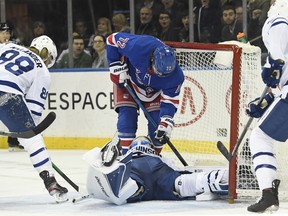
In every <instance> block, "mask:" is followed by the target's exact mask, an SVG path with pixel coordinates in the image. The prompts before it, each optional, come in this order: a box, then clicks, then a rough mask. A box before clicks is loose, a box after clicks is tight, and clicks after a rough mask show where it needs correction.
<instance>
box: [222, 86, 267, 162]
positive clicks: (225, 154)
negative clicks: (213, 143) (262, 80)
mask: <svg viewBox="0 0 288 216" xmlns="http://www.w3.org/2000/svg"><path fill="white" fill-rule="evenodd" d="M268 89H269V87H268V86H266V87H265V89H264V91H263V92H262V95H261V97H260V99H259V102H260V101H261V100H262V99H263V98H264V97H265V95H266V93H267V91H268ZM253 119H254V118H253V117H250V118H249V120H248V122H247V123H246V125H245V127H244V129H243V131H242V133H241V135H240V137H239V139H238V141H237V143H236V144H235V146H234V149H233V151H232V153H231V154H230V153H229V151H228V150H227V148H226V147H225V146H224V144H223V143H222V142H221V141H218V142H217V148H218V150H219V151H220V152H221V153H222V155H224V157H225V158H226V159H227V160H228V161H231V160H232V158H233V157H234V155H235V154H236V152H237V150H238V148H239V146H240V144H241V142H242V140H243V138H244V136H245V135H246V132H247V130H248V128H249V127H250V125H251V123H252V121H253Z"/></svg>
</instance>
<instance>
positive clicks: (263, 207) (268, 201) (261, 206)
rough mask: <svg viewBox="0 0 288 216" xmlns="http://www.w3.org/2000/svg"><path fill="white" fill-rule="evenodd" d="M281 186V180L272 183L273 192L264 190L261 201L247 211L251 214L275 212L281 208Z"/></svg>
mask: <svg viewBox="0 0 288 216" xmlns="http://www.w3.org/2000/svg"><path fill="white" fill-rule="evenodd" d="M279 184H280V180H278V179H275V180H274V181H273V182H272V189H271V190H263V191H262V197H261V199H260V200H259V201H258V202H257V203H255V204H253V205H250V206H249V207H248V208H247V210H248V211H250V212H259V213H260V212H266V211H267V212H275V211H277V210H278V208H279V200H278V187H279Z"/></svg>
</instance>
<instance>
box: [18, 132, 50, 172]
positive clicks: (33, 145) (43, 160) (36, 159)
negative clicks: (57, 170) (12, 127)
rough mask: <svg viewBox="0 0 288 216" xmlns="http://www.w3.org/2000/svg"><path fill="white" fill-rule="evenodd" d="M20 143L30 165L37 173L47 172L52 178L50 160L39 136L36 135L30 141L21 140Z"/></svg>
mask: <svg viewBox="0 0 288 216" xmlns="http://www.w3.org/2000/svg"><path fill="white" fill-rule="evenodd" d="M20 143H21V144H22V145H23V146H24V148H25V150H26V151H27V152H28V153H29V157H30V160H31V162H32V165H33V167H34V168H35V169H36V170H37V172H38V173H40V172H42V171H44V170H47V171H48V172H49V174H50V176H54V170H53V168H52V163H51V159H50V156H49V154H48V151H47V150H46V146H45V144H44V140H43V137H42V136H41V135H37V136H35V137H32V138H30V139H21V140H20Z"/></svg>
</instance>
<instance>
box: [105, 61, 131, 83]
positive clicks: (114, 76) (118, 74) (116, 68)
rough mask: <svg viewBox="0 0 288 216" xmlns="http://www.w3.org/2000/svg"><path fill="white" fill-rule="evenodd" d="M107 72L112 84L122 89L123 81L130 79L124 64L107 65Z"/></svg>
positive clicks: (120, 62)
mask: <svg viewBox="0 0 288 216" xmlns="http://www.w3.org/2000/svg"><path fill="white" fill-rule="evenodd" d="M109 70H110V76H111V80H112V82H114V83H115V84H117V85H118V86H119V87H120V88H124V83H125V81H126V80H129V79H130V76H129V74H128V66H127V64H126V62H122V61H116V62H112V63H111V64H110V65H109Z"/></svg>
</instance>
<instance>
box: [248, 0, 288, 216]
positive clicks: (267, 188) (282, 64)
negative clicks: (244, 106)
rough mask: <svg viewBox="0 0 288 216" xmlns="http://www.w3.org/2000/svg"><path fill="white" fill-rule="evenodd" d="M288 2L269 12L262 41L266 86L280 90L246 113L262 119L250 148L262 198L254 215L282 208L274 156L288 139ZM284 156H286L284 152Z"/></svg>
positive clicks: (280, 2)
mask: <svg viewBox="0 0 288 216" xmlns="http://www.w3.org/2000/svg"><path fill="white" fill-rule="evenodd" d="M287 11H288V1H287V0H276V1H275V3H274V4H272V5H271V7H270V10H269V11H268V19H267V20H266V22H265V24H264V26H263V29H262V38H263V41H264V44H265V46H266V48H267V50H268V52H269V53H268V58H267V61H266V64H265V65H264V68H263V70H262V79H263V81H264V83H265V84H266V85H267V86H269V87H271V88H276V87H278V88H279V89H280V93H279V95H278V96H277V97H275V98H274V95H273V94H272V93H271V92H270V93H268V94H267V95H266V96H265V97H264V99H263V100H262V101H260V103H259V99H256V100H255V101H253V102H251V103H250V104H249V109H248V110H247V113H248V114H249V115H250V116H251V117H258V118H259V117H261V116H262V117H261V118H260V120H259V121H258V125H257V127H255V128H254V129H253V131H252V133H251V136H250V148H251V153H252V159H253V164H254V169H255V172H256V177H257V180H258V183H259V188H260V190H262V197H261V199H260V200H259V201H258V202H256V203H255V204H253V205H251V206H249V207H248V211H251V212H264V211H268V210H271V211H275V210H278V208H279V200H278V187H279V184H280V180H278V179H277V172H276V171H277V163H276V158H275V155H274V150H273V147H274V144H275V142H276V141H280V142H285V141H286V140H287V138H288V132H287V131H288V112H287V111H288V66H287V59H288V13H287ZM284 154H285V153H284Z"/></svg>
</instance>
